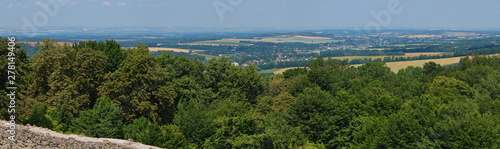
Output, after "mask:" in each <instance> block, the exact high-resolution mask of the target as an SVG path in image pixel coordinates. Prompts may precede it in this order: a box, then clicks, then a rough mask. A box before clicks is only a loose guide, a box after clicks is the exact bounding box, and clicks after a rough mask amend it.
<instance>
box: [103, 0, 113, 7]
mask: <svg viewBox="0 0 500 149" xmlns="http://www.w3.org/2000/svg"><path fill="white" fill-rule="evenodd" d="M102 5H104V6H113V4H111V2H106V1H105V2H102Z"/></svg>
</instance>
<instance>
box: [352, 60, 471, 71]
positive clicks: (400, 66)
mask: <svg viewBox="0 0 500 149" xmlns="http://www.w3.org/2000/svg"><path fill="white" fill-rule="evenodd" d="M461 58H463V57H451V58H440V59H427V60H415V61H401V62H388V63H386V66H387V67H389V68H391V70H392V71H393V72H395V73H397V72H398V71H399V70H400V69H403V68H406V67H408V66H415V67H417V66H418V67H423V66H424V64H425V63H427V62H430V61H433V62H436V63H438V64H440V65H441V66H444V65H450V64H455V63H458V62H460V59H461ZM361 65H363V64H357V65H352V66H354V67H358V66H361Z"/></svg>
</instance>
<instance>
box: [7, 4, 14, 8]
mask: <svg viewBox="0 0 500 149" xmlns="http://www.w3.org/2000/svg"><path fill="white" fill-rule="evenodd" d="M5 7H7V8H14V4H9V5H7V6H5Z"/></svg>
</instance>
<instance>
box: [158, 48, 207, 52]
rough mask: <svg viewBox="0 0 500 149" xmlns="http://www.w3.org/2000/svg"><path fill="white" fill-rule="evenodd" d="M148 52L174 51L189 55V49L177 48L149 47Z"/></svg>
mask: <svg viewBox="0 0 500 149" xmlns="http://www.w3.org/2000/svg"><path fill="white" fill-rule="evenodd" d="M149 51H174V52H184V53H189V49H178V48H161V47H149ZM192 51H193V52H200V51H203V50H192Z"/></svg>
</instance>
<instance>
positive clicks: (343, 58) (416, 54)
mask: <svg viewBox="0 0 500 149" xmlns="http://www.w3.org/2000/svg"><path fill="white" fill-rule="evenodd" d="M442 54H445V52H423V53H405V55H404V56H394V57H413V56H420V55H442ZM384 57H392V55H382V56H339V57H330V58H332V59H337V60H345V59H347V58H348V59H350V60H352V59H365V58H371V59H377V58H380V59H384Z"/></svg>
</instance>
